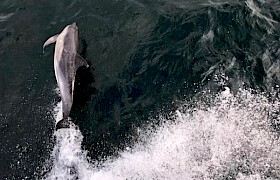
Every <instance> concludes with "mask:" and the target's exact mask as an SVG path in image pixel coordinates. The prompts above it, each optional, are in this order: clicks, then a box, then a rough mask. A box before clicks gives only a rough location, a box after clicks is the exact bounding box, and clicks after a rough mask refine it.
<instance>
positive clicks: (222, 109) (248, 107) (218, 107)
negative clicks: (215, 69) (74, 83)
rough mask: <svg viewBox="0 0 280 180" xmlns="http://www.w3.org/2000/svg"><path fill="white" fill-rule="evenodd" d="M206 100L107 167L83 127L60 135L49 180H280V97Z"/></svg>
mask: <svg viewBox="0 0 280 180" xmlns="http://www.w3.org/2000/svg"><path fill="white" fill-rule="evenodd" d="M205 96H207V97H206V98H204V99H207V102H206V101H202V100H197V101H196V102H191V103H190V102H186V103H184V104H183V105H182V107H181V108H179V109H178V110H177V111H176V113H175V115H173V116H172V118H171V119H173V120H172V121H170V120H166V119H164V118H161V122H162V124H161V125H159V126H158V127H157V128H156V129H155V128H146V129H142V130H139V133H140V134H141V138H140V140H139V142H138V143H136V144H135V145H134V146H133V147H131V148H127V149H126V150H125V151H123V152H120V156H119V157H115V158H111V159H107V160H106V161H105V162H90V161H89V160H88V159H87V153H86V151H85V150H83V149H82V147H81V143H82V139H83V136H82V134H81V132H80V131H79V129H78V128H76V129H75V128H73V129H60V130H58V131H56V132H55V137H56V144H55V147H54V149H53V152H52V154H51V159H52V162H53V164H52V168H51V170H50V171H49V172H48V174H46V176H45V179H50V180H51V179H101V180H103V179H106V180H107V179H112V180H113V179H199V180H200V179H201V180H203V179H228V178H233V179H240V180H245V179H270V180H272V179H279V178H280V166H279V161H280V140H279V132H278V129H277V127H278V126H277V125H278V123H279V120H280V118H279V115H278V114H279V101H278V98H274V99H273V98H271V97H270V99H268V98H267V97H266V96H264V95H261V94H253V93H251V92H248V91H242V90H240V91H239V92H238V93H237V94H235V95H233V94H232V93H231V92H230V89H229V88H226V90H225V91H223V92H221V93H219V94H217V96H215V97H213V96H210V95H205ZM58 107H59V106H58ZM58 109H59V108H58ZM169 119H170V118H169Z"/></svg>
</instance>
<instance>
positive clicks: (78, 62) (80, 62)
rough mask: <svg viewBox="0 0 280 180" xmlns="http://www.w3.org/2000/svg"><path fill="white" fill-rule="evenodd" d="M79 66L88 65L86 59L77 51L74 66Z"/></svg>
mask: <svg viewBox="0 0 280 180" xmlns="http://www.w3.org/2000/svg"><path fill="white" fill-rule="evenodd" d="M81 66H86V67H87V68H88V67H89V65H88V63H87V61H86V60H85V59H84V58H83V57H82V56H80V55H79V54H78V53H77V54H76V58H75V68H76V70H77V69H78V68H79V67H81Z"/></svg>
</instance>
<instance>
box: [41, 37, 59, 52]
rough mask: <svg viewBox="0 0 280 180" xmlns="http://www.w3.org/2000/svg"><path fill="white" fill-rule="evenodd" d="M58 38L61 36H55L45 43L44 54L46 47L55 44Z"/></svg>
mask: <svg viewBox="0 0 280 180" xmlns="http://www.w3.org/2000/svg"><path fill="white" fill-rule="evenodd" d="M58 36H59V34H57V35H54V36H52V37H50V38H49V39H48V40H47V41H46V42H45V43H44V45H43V52H44V48H45V47H46V46H48V45H49V44H52V43H54V42H55V41H56V39H57V37H58Z"/></svg>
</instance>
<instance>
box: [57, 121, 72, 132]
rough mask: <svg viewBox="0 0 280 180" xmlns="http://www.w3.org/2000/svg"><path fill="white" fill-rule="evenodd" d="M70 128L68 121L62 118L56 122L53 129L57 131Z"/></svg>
mask: <svg viewBox="0 0 280 180" xmlns="http://www.w3.org/2000/svg"><path fill="white" fill-rule="evenodd" d="M70 126H71V122H70V121H69V120H68V118H64V119H62V120H60V121H58V123H57V124H56V127H55V129H56V130H58V129H61V128H70Z"/></svg>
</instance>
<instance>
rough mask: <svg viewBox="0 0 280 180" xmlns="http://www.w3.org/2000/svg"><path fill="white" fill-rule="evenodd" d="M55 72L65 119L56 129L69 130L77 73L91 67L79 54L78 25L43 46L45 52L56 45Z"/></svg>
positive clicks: (55, 36)
mask: <svg viewBox="0 0 280 180" xmlns="http://www.w3.org/2000/svg"><path fill="white" fill-rule="evenodd" d="M55 42H56V44H55V52H54V72H55V77H56V81H57V84H58V87H59V90H60V95H61V100H62V113H63V119H62V120H60V121H59V122H58V123H57V124H56V129H60V128H69V127H70V124H71V123H70V121H69V120H68V117H69V114H70V111H71V107H72V104H73V92H74V83H75V75H76V71H77V69H78V68H79V67H81V66H86V67H89V65H88V64H87V62H86V60H85V59H84V58H82V57H81V56H80V55H79V54H78V53H77V48H78V27H77V25H76V23H73V24H71V25H68V26H66V27H65V28H64V29H63V31H62V32H61V33H60V34H57V35H54V36H52V37H50V38H49V39H48V40H47V41H46V42H45V43H44V45H43V51H44V48H45V47H46V46H48V45H49V44H52V43H55Z"/></svg>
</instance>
